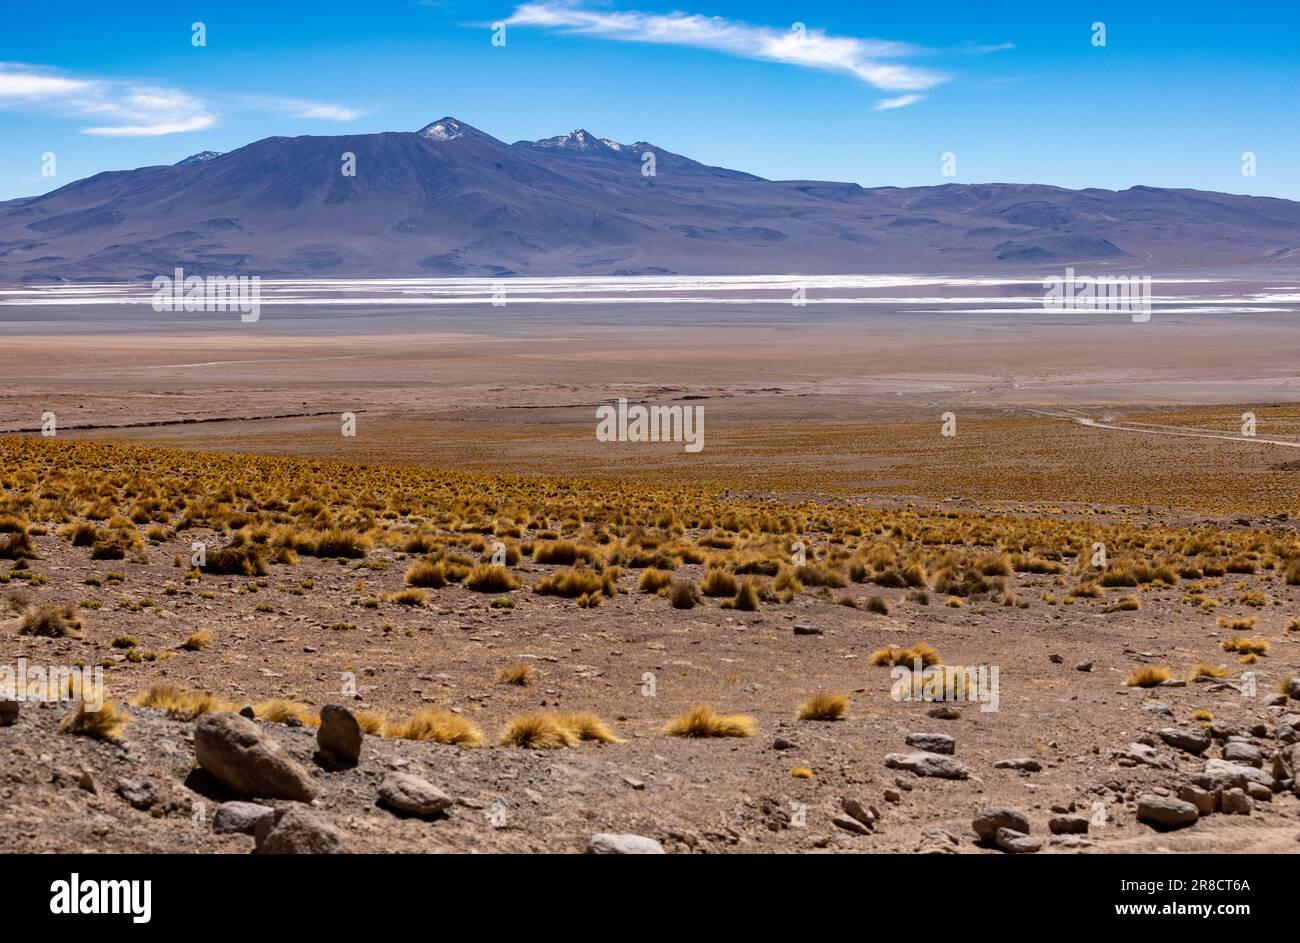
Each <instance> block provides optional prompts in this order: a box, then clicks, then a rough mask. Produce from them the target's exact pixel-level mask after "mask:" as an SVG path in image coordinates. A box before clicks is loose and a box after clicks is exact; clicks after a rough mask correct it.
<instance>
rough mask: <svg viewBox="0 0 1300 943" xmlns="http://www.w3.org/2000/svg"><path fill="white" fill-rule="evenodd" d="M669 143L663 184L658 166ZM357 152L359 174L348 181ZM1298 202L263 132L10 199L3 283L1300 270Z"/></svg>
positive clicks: (524, 145)
mask: <svg viewBox="0 0 1300 943" xmlns="http://www.w3.org/2000/svg"><path fill="white" fill-rule="evenodd" d="M647 154H653V155H654V156H653V165H654V171H655V172H654V175H653V176H650V175H647V174H646V173H645V172H644V171H645V168H646V166H647V160H648V158H647V157H646V155H647ZM345 155H352V157H351V162H352V163H353V164H354V166H355V171H356V172H355V176H348V175H345V174H344V173H343V172H342V170H343V168H344V166H345ZM1298 251H1300V203H1293V202H1290V201H1287V200H1276V199H1268V198H1262V197H1245V196H1232V195H1228V194H1221V193H1206V192H1201V191H1194V190H1163V189H1158V188H1152V187H1134V188H1132V189H1129V190H1124V191H1118V192H1116V191H1109V190H1091V189H1090V190H1078V191H1075V190H1065V189H1061V188H1057V187H1048V186H1037V185H1019V184H977V185H963V184H948V185H943V186H934V187H917V188H906V189H904V188H894V187H884V188H873V189H868V188H863V187H859V186H857V185H856V184H848V183H828V182H817V181H769V180H763V179H761V178H758V177H754V176H752V175H750V174H745V173H741V172H739V171H734V170H727V169H724V168H718V167H709V166H706V165H704V164H701V163H699V162H697V161H693V160H690V159H689V158H686V157H682V156H681V155H678V154H673V153H671V152H669V151H665V150H662V149H660V148H656V147H654V146H653V145H651V144H647V143H645V142H638V143H636V144H630V145H626V144H619V143H618V142H615V141H609V140H607V139H602V138H598V137H596V136H595V135H593V134H591V133H590V132H587V131H581V130H580V131H574V132H572V133H570V134H567V135H560V136H558V137H555V138H548V139H545V140H542V141H520V142H517V143H515V144H513V145H510V144H506V143H504V142H502V141H499V140H497V139H496V138H493V137H491V136H490V135H487V134H485V133H483V132H481V131H479V130H477V129H475V128H473V127H471V126H469V125H467V124H465V123H463V122H461V121H458V120H456V119H454V118H444V119H442V120H441V121H437V122H433V123H432V124H430V125H428V126H426V127H425V128H423V129H421V130H420V131H417V132H386V133H381V134H365V135H345V136H338V137H296V138H266V139H264V140H261V141H256V142H254V143H252V144H249V145H247V146H245V147H242V148H240V149H238V150H235V151H231V152H229V153H226V154H215V153H214V152H203V153H202V154H200V155H195V157H194V158H189V159H186V160H185V161H182V162H181V163H179V164H176V165H173V166H169V167H144V168H140V169H138V170H131V171H116V172H109V173H101V174H97V175H95V176H93V177H89V178H87V179H85V180H80V181H77V182H76V183H72V184H69V185H68V186H65V187H62V188H60V189H58V190H55V191H53V192H51V193H48V194H45V195H44V196H40V197H32V198H25V199H21V200H12V201H9V202H7V203H0V282H8V283H13V282H22V281H42V280H56V279H57V280H62V279H73V280H76V279H135V278H151V277H153V276H154V275H156V274H159V273H164V272H170V271H171V270H172V269H173V268H175V267H177V266H180V267H184V268H185V269H186V271H187V272H189V273H199V274H202V273H205V272H206V273H214V274H232V273H245V274H260V275H263V276H266V277H277V276H320V277H324V276H437V275H462V274H463V275H494V276H495V275H499V276H508V275H512V274H529V275H564V274H629V273H632V274H635V273H670V272H675V273H683V274H758V273H765V274H771V273H788V272H806V273H823V274H829V273H847V272H954V273H960V272H980V271H996V270H1000V269H1007V270H1012V269H1014V270H1027V269H1033V268H1053V269H1059V268H1061V267H1062V266H1064V265H1066V264H1075V263H1077V264H1083V263H1094V264H1097V265H1102V264H1105V265H1107V266H1108V267H1110V268H1113V269H1115V270H1117V271H1139V270H1153V269H1161V270H1176V269H1182V268H1190V267H1197V266H1202V267H1213V268H1219V269H1225V268H1237V267H1242V266H1272V267H1278V266H1286V267H1294V266H1295V265H1296V262H1297V253H1298Z"/></svg>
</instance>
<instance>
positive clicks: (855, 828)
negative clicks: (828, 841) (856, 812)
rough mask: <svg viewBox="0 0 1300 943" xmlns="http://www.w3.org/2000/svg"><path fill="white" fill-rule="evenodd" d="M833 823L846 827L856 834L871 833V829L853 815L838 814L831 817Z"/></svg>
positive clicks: (847, 830) (845, 828)
mask: <svg viewBox="0 0 1300 943" xmlns="http://www.w3.org/2000/svg"><path fill="white" fill-rule="evenodd" d="M831 823H832V824H833V825H836V826H838V827H839V828H842V829H844V830H845V831H846V832H853V834H855V835H870V834H871V829H870V828H868V827H867V826H866V825H864V824H862V823H861V822H859V821H858V820H857V819H855V818H854V817H853V816H851V815H837V816H835V817H834V818H832V819H831Z"/></svg>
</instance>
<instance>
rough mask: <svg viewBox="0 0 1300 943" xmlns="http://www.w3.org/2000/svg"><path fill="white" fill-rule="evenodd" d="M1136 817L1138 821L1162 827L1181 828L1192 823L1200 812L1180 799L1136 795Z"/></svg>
mask: <svg viewBox="0 0 1300 943" xmlns="http://www.w3.org/2000/svg"><path fill="white" fill-rule="evenodd" d="M1137 817H1138V821H1139V822H1146V823H1147V824H1148V825H1150V826H1152V827H1154V828H1158V829H1163V830H1169V829H1175V828H1183V827H1185V826H1188V825H1192V824H1194V823H1195V822H1196V820H1197V819H1198V818H1200V817H1201V813H1200V812H1199V811H1198V810H1197V808H1196V806H1194V805H1192V804H1191V803H1190V802H1184V801H1183V800H1182V799H1167V798H1165V797H1164V796H1153V795H1149V794H1148V795H1142V796H1138V804H1137Z"/></svg>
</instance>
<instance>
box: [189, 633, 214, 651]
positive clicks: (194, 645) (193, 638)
mask: <svg viewBox="0 0 1300 943" xmlns="http://www.w3.org/2000/svg"><path fill="white" fill-rule="evenodd" d="M211 644H212V633H211V632H209V631H208V630H207V629H199V630H198V631H197V632H192V633H191V634H190V635H189V637H188V638H186V639H185V641H183V642H181V648H183V649H185V650H186V651H187V652H198V651H202V650H203V649H205V648H207V647H208V646H209V645H211Z"/></svg>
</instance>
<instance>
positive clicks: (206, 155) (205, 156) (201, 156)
mask: <svg viewBox="0 0 1300 943" xmlns="http://www.w3.org/2000/svg"><path fill="white" fill-rule="evenodd" d="M222 153H223V152H222V151H199V152H198V153H197V154H191V155H190V156H189V157H186V158H185V159H184V160H178V161H177V162H176V166H177V167H183V166H184V165H186V164H206V163H207V162H208V161H210V160H216V159H217V158H218V157H220V156H221V155H222Z"/></svg>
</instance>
